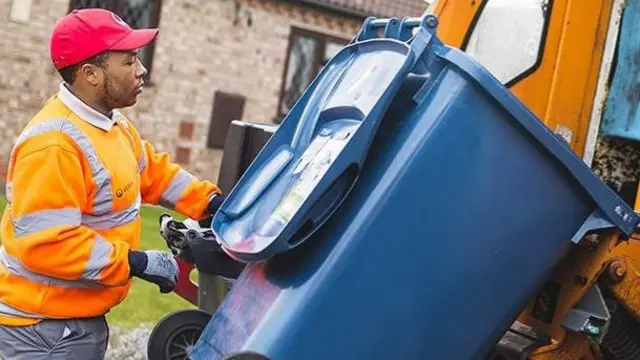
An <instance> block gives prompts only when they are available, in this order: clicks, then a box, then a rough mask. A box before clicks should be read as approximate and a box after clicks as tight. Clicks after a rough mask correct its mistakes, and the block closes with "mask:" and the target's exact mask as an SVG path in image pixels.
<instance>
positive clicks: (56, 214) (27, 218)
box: [13, 208, 82, 237]
mask: <svg viewBox="0 0 640 360" xmlns="http://www.w3.org/2000/svg"><path fill="white" fill-rule="evenodd" d="M81 220H82V217H81V214H80V210H79V209H77V208H64V209H51V210H41V211H36V212H33V213H30V214H27V215H24V216H22V217H19V218H16V219H13V227H14V228H15V236H17V237H18V236H25V235H29V234H32V233H35V232H38V231H42V230H48V229H51V228H56V227H59V226H71V227H74V226H79V225H80V221H81Z"/></svg>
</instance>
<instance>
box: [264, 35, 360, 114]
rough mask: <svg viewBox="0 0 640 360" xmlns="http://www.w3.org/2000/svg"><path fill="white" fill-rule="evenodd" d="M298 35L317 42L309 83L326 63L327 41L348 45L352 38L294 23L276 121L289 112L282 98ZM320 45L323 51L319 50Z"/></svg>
mask: <svg viewBox="0 0 640 360" xmlns="http://www.w3.org/2000/svg"><path fill="white" fill-rule="evenodd" d="M296 36H306V37H310V38H313V39H314V41H315V43H316V56H315V57H314V59H313V67H312V70H311V71H312V76H311V79H310V82H309V84H311V82H312V81H313V79H315V78H316V77H317V76H318V74H319V72H320V69H321V68H322V67H323V66H324V65H325V64H323V60H324V58H325V56H326V53H327V43H329V42H333V43H338V44H342V45H343V47H344V46H347V45H348V44H349V42H350V41H351V39H348V38H343V37H339V36H337V35H332V34H329V33H326V32H322V31H317V30H312V29H308V28H304V27H300V26H295V25H292V26H291V28H290V31H289V36H288V37H287V41H288V42H287V49H286V59H285V63H284V70H283V72H282V76H281V81H280V95H279V96H278V108H277V111H276V119H275V122H276V123H279V122H281V121H282V120H283V119H284V117H285V116H286V115H287V112H284V111H283V108H282V99H283V98H284V91H285V87H286V85H287V73H288V72H289V65H290V63H291V50H292V45H293V40H294V38H295V37H296ZM318 47H319V48H320V49H321V50H322V51H317V50H318Z"/></svg>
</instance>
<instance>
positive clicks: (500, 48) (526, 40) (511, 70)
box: [462, 0, 551, 86]
mask: <svg viewBox="0 0 640 360" xmlns="http://www.w3.org/2000/svg"><path fill="white" fill-rule="evenodd" d="M550 12H551V0H485V1H484V2H483V3H482V6H481V8H480V9H479V10H478V15H476V18H475V19H474V24H472V26H471V27H470V30H469V31H470V32H469V33H468V34H467V37H466V38H465V40H464V42H463V46H462V49H463V50H464V51H465V52H466V53H468V54H470V55H471V56H473V57H474V58H475V59H476V60H478V61H479V62H480V63H481V64H482V65H483V66H484V67H486V68H487V70H489V71H490V72H491V73H492V74H493V75H494V76H495V77H496V78H497V79H498V80H500V81H501V82H502V83H503V84H505V85H507V86H510V85H512V84H514V83H516V82H518V81H519V80H520V79H522V78H524V77H526V76H527V75H529V74H531V73H532V72H533V71H535V70H536V68H537V67H538V66H539V65H540V61H541V59H542V52H543V50H544V46H543V44H544V40H545V35H546V32H547V27H548V25H549V15H550Z"/></svg>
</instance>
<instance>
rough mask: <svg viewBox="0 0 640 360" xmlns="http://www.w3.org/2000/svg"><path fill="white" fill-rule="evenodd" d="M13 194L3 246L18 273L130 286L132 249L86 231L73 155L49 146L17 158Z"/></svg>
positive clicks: (83, 195)
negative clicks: (9, 231)
mask: <svg viewBox="0 0 640 360" xmlns="http://www.w3.org/2000/svg"><path fill="white" fill-rule="evenodd" d="M34 140H36V141H37V140H38V139H34ZM11 189H12V190H11V203H10V204H9V205H8V206H10V207H11V221H12V223H13V232H14V233H13V236H12V237H11V241H5V242H4V244H3V245H4V246H5V247H6V248H7V250H8V252H9V253H10V254H11V255H12V256H14V257H15V258H16V259H17V261H18V262H19V263H18V264H19V265H18V267H21V268H24V269H27V270H28V271H31V272H34V273H37V274H41V275H45V276H48V277H53V278H58V279H64V280H69V281H77V282H79V283H93V284H94V285H95V284H96V283H97V284H99V285H102V286H107V287H108V286H119V285H124V284H126V283H127V282H128V281H129V262H128V250H129V245H128V244H127V243H126V242H124V241H115V242H109V241H107V240H105V239H104V238H103V237H101V236H100V235H99V234H98V233H97V232H95V231H94V230H92V229H90V228H88V227H86V226H83V225H82V213H83V210H84V209H86V208H87V205H88V204H87V187H86V179H85V176H84V172H83V166H82V161H81V157H80V155H79V154H78V153H77V152H76V151H75V149H71V148H70V149H68V148H65V147H63V146H60V145H50V146H46V147H43V148H42V149H39V150H37V151H31V152H29V153H26V154H17V155H16V158H14V165H13V167H12V172H11Z"/></svg>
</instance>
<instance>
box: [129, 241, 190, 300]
mask: <svg viewBox="0 0 640 360" xmlns="http://www.w3.org/2000/svg"><path fill="white" fill-rule="evenodd" d="M129 266H130V268H131V272H130V274H131V276H135V277H138V278H140V279H143V280H145V281H148V282H151V283H154V284H156V285H158V287H159V288H160V292H161V293H163V294H166V293H169V292H172V291H173V289H175V287H176V283H177V282H178V274H179V270H178V263H177V262H176V260H175V259H174V258H173V256H172V255H171V253H169V252H166V251H158V250H147V251H130V252H129Z"/></svg>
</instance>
